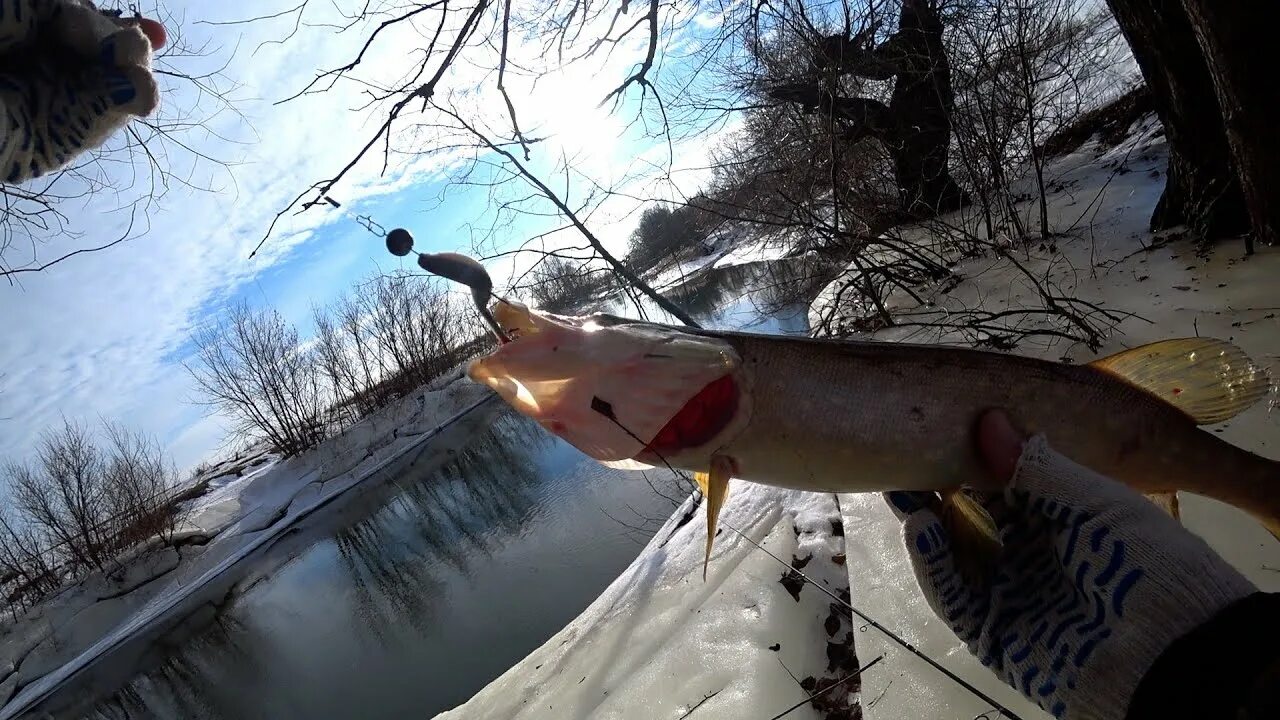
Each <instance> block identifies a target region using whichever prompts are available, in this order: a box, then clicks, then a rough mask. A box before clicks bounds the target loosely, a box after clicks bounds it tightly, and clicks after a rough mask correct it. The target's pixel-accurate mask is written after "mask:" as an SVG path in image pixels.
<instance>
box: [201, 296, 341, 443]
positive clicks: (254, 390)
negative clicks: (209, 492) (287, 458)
mask: <svg viewBox="0 0 1280 720" xmlns="http://www.w3.org/2000/svg"><path fill="white" fill-rule="evenodd" d="M194 342H195V344H196V353H195V361H194V362H193V363H191V364H188V365H186V367H187V371H188V372H189V373H190V374H191V377H192V379H194V380H195V383H196V386H197V387H198V388H199V389H200V391H201V392H202V393H203V395H204V398H205V400H204V401H205V402H206V403H208V404H209V405H211V406H213V407H215V408H217V409H218V410H220V411H221V412H223V413H224V414H226V415H227V416H228V417H231V418H232V419H233V420H234V421H235V422H237V423H238V425H237V429H238V431H239V432H240V433H242V434H249V433H253V432H257V433H260V434H261V435H263V436H264V437H266V438H267V439H268V440H269V441H270V442H271V444H272V445H273V446H275V447H276V448H277V449H278V450H279V451H280V452H282V453H284V454H285V455H296V454H298V453H300V452H302V451H303V450H306V449H307V448H309V447H311V446H313V445H315V444H316V443H317V442H319V441H320V440H322V439H324V437H325V423H324V414H325V407H326V397H325V394H324V393H323V388H322V387H321V385H320V376H319V372H318V370H317V367H316V360H315V357H314V355H313V354H312V353H311V352H309V351H308V350H307V349H306V348H304V347H302V343H301V339H300V337H299V335H298V331H297V329H296V328H294V327H292V326H290V325H289V324H287V323H286V322H285V321H284V318H282V317H281V316H280V314H279V313H277V312H275V311H274V310H253V309H251V308H250V307H249V306H248V305H246V304H238V305H235V306H233V307H231V308H230V309H229V310H228V311H227V314H226V316H225V318H224V319H223V320H222V321H221V322H219V323H217V324H216V325H212V326H209V327H206V328H204V329H203V330H201V331H199V332H198V333H196V335H195V337H194Z"/></svg>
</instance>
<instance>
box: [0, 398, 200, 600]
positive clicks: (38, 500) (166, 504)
mask: <svg viewBox="0 0 1280 720" xmlns="http://www.w3.org/2000/svg"><path fill="white" fill-rule="evenodd" d="M103 431H104V432H103V436H102V437H95V436H94V435H93V434H92V433H91V432H90V431H89V430H88V428H86V427H84V426H82V425H78V424H75V423H72V422H70V421H64V422H63V425H62V427H60V428H58V429H56V430H51V431H49V432H46V433H45V434H44V435H43V436H42V438H41V440H40V442H39V445H38V446H37V449H36V458H35V461H34V462H33V463H28V464H9V465H8V466H6V467H5V468H4V478H5V481H6V484H7V486H8V493H9V495H10V498H9V502H5V503H3V504H0V508H3V509H2V510H0V588H6V589H7V591H8V592H7V594H8V601H9V602H10V604H11V607H17V606H18V605H21V604H31V603H32V602H34V601H36V600H38V599H39V598H40V597H42V596H43V595H44V594H46V593H48V592H50V591H52V590H54V589H56V588H57V587H58V586H59V585H60V584H61V583H62V582H63V580H65V579H67V578H75V577H78V576H80V575H82V574H84V573H86V572H90V571H95V570H96V571H99V572H103V571H113V570H115V569H116V568H117V565H116V558H117V556H118V554H119V553H120V551H122V550H124V549H126V548H129V547H132V546H134V545H137V544H139V543H142V542H144V541H147V540H149V539H151V538H156V537H158V538H160V540H162V541H165V542H168V541H170V540H172V538H173V531H174V529H175V527H176V525H177V521H178V516H177V515H176V514H175V511H174V507H173V498H174V494H175V492H176V479H177V472H176V470H175V469H174V467H173V465H172V463H171V462H169V460H168V459H167V458H166V457H165V455H164V452H163V450H161V448H160V446H159V445H158V444H157V443H156V441H155V440H154V439H153V438H150V437H147V436H146V435H144V434H142V433H140V432H136V431H131V430H128V429H126V428H125V427H124V426H122V425H119V424H116V423H110V422H104V423H103ZM103 440H105V443H103V442H102V441H103Z"/></svg>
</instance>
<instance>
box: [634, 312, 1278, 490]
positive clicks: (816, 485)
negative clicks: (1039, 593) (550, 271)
mask: <svg viewBox="0 0 1280 720" xmlns="http://www.w3.org/2000/svg"><path fill="white" fill-rule="evenodd" d="M685 332H688V331H685ZM695 332H696V333H697V334H700V335H705V336H708V337H716V338H719V339H722V340H724V341H725V342H727V343H728V344H729V345H730V346H732V347H733V349H734V350H735V351H736V353H737V354H738V356H739V357H740V358H741V366H740V368H738V369H737V372H738V373H739V375H740V378H741V385H742V392H743V393H744V394H749V395H750V399H749V407H747V408H746V409H745V410H744V412H745V413H746V414H747V417H746V419H745V423H743V424H742V425H741V426H740V427H731V428H727V429H726V431H725V433H723V434H722V435H719V436H717V437H715V438H713V439H712V440H710V441H709V442H707V443H704V444H702V445H699V446H697V447H693V448H688V449H684V450H682V451H679V452H675V453H670V454H666V455H665V456H664V457H665V460H666V461H667V462H669V463H670V464H671V465H672V466H674V467H678V468H683V469H686V470H692V471H701V472H707V471H709V469H710V459H711V456H712V455H723V456H726V457H729V458H731V459H732V460H733V462H734V465H735V466H736V471H735V473H734V477H735V478H739V479H743V480H749V481H752V482H760V483H765V484H769V485H777V486H780V487H787V488H794V489H798V490H811V491H822V492H863V491H883V490H946V489H950V488H955V487H958V486H971V487H982V486H984V485H986V484H989V482H990V480H989V478H988V474H987V473H986V471H985V470H984V469H983V468H982V466H981V465H980V464H979V459H978V456H977V453H976V452H975V451H974V447H975V446H974V439H973V436H972V434H971V433H972V432H973V428H974V427H975V425H976V422H977V419H978V416H979V415H980V414H981V413H982V412H983V411H985V410H988V409H992V408H1001V409H1004V410H1005V411H1006V412H1007V413H1008V414H1009V415H1010V416H1011V417H1012V418H1013V419H1014V421H1015V422H1016V423H1018V424H1020V425H1021V429H1022V430H1023V431H1024V432H1026V433H1028V434H1035V433H1044V434H1045V435H1046V437H1047V438H1048V439H1049V440H1050V442H1052V443H1053V445H1054V447H1055V448H1057V449H1059V450H1060V451H1061V452H1063V453H1064V454H1066V455H1067V456H1069V457H1072V458H1074V459H1075V460H1076V461H1077V462H1080V463H1081V464H1083V465H1087V466H1089V467H1091V468H1093V469H1094V470H1095V471H1097V472H1100V473H1102V474H1105V475H1109V476H1112V477H1115V478H1117V479H1119V480H1121V481H1122V482H1125V483H1126V484H1128V485H1130V486H1132V487H1134V488H1135V489H1138V490H1140V491H1142V492H1144V493H1153V494H1154V493H1165V492H1171V491H1175V490H1186V491H1190V492H1195V493H1199V494H1205V495H1209V496H1211V497H1216V498H1218V499H1221V500H1224V501H1227V502H1231V503H1233V504H1239V505H1243V506H1245V507H1246V508H1248V509H1253V510H1256V511H1258V512H1264V511H1273V512H1276V513H1277V514H1280V485H1277V483H1276V481H1278V480H1280V466H1277V464H1276V463H1275V462H1274V461H1272V460H1269V459H1266V458H1262V457H1259V456H1257V455H1255V454H1253V453H1250V452H1248V451H1246V450H1243V449H1241V448H1238V447H1236V446H1234V445H1232V444H1230V443H1228V442H1226V441H1224V440H1222V439H1221V438H1219V437H1218V436H1216V435H1214V434H1212V433H1208V432H1205V431H1204V430H1202V429H1200V428H1199V427H1198V426H1197V424H1196V421H1195V420H1194V419H1193V418H1192V417H1191V416H1189V415H1188V414H1187V413H1185V412H1183V411H1181V410H1179V409H1178V408H1177V407H1176V406H1175V405H1173V404H1171V403H1170V402H1167V401H1165V400H1162V399H1161V398H1159V397H1157V396H1155V395H1153V394H1152V393H1151V392H1149V391H1147V390H1144V389H1142V388H1141V387H1138V386H1136V385H1134V384H1132V383H1131V382H1128V381H1126V380H1124V379H1122V378H1120V377H1117V376H1115V375H1113V374H1111V373H1109V372H1107V371H1106V370H1103V369H1100V368H1097V367H1093V366H1090V365H1069V364H1064V363H1056V362H1050V361H1045V360H1038V359H1035V358H1028V357H1023V356H1018V355H1010V354H1004V353H995V352H986V351H980V350H971V349H965V348H956V347H943V346H929V345H908V344H900V343H881V342H856V341H818V340H812V339H808V338H788V337H780V336H767V335H753V334H747V333H732V332H707V331H695ZM637 459H639V460H641V461H643V462H647V463H650V464H661V461H662V459H663V458H659V457H657V456H656V455H652V454H648V453H642V454H641V455H640V456H639V457H638V458H637Z"/></svg>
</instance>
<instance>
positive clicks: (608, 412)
mask: <svg viewBox="0 0 1280 720" xmlns="http://www.w3.org/2000/svg"><path fill="white" fill-rule="evenodd" d="M591 409H592V410H595V411H596V412H597V413H600V414H601V415H603V416H605V417H606V418H608V419H609V420H610V421H612V422H613V424H615V425H617V426H618V427H619V428H621V429H622V431H623V432H625V433H626V434H627V435H629V436H631V438H632V439H634V440H635V441H636V442H638V443H640V444H641V445H645V446H647V445H648V444H647V443H645V442H644V441H643V440H641V439H640V438H639V437H637V436H636V434H635V433H633V432H631V430H630V429H628V428H627V427H626V426H625V425H623V424H622V423H621V422H619V421H618V418H617V417H616V416H615V415H614V414H613V406H612V405H610V404H609V403H608V402H607V401H605V400H601V399H600V398H598V397H593V398H592V399H591ZM654 454H655V455H657V456H658V459H660V460H662V464H663V465H665V466H666V467H667V470H669V471H671V472H672V473H673V474H675V475H676V476H677V477H679V478H681V479H682V480H684V481H685V482H687V483H691V484H692V481H690V480H689V477H688V476H687V475H685V474H684V473H683V472H681V471H679V470H677V469H675V468H674V467H672V465H671V463H670V462H668V461H667V459H666V458H665V457H663V456H662V454H661V453H656V452H655V453H654ZM719 525H720V526H721V527H723V528H727V529H729V530H732V531H733V532H734V533H737V535H738V537H740V538H742V539H743V540H746V541H747V542H749V543H751V544H752V545H753V546H755V548H756V549H757V550H760V551H761V552H763V553H764V554H765V555H768V556H769V557H771V558H773V559H774V561H776V562H777V563H778V564H779V565H781V566H783V567H784V568H786V569H787V570H788V571H789V572H794V573H796V574H797V575H799V576H800V577H801V578H802V579H803V580H804V581H805V582H807V583H808V584H810V585H812V586H813V587H815V588H817V589H818V590H821V591H822V592H823V593H824V594H825V595H827V596H828V597H830V598H831V599H832V600H835V601H836V603H838V604H839V605H841V606H843V607H844V608H845V609H847V610H848V611H849V612H850V613H851V615H857V616H858V617H859V618H861V619H862V620H863V621H864V622H866V623H867V624H868V625H870V626H871V627H874V628H875V629H877V630H879V631H880V632H881V633H883V634H884V635H885V636H887V637H888V638H889V639H891V640H893V641H894V642H896V643H898V644H899V645H901V646H902V647H903V648H905V649H906V650H907V651H908V652H910V653H911V654H912V655H915V656H916V657H918V658H920V659H921V660H924V661H925V662H927V663H929V665H930V666H932V667H933V668H934V669H936V670H937V671H938V672H940V673H942V674H943V675H946V676H947V677H949V678H951V679H952V680H953V681H955V683H956V684H958V685H959V686H960V687H963V688H964V689H966V690H968V691H969V692H971V693H973V695H974V696H975V697H977V698H978V699H980V700H982V701H983V702H985V703H987V704H989V705H991V706H992V707H994V708H995V709H996V710H998V711H1000V712H1001V713H1004V715H1005V717H1007V718H1009V720H1022V718H1021V717H1020V716H1019V715H1018V714H1017V713H1015V712H1013V711H1012V710H1010V709H1009V708H1007V707H1005V706H1004V705H1002V704H1000V703H999V702H996V701H995V700H994V699H992V698H991V697H990V696H988V695H987V694H986V693H984V692H982V691H981V690H979V689H978V688H976V687H974V686H973V685H971V684H970V683H969V682H968V681H966V680H965V679H964V678H962V677H960V676H959V675H956V674H955V673H953V672H951V671H950V670H948V669H947V668H945V667H943V666H942V665H941V664H939V663H938V662H937V661H935V660H934V659H933V658H931V657H929V656H928V655H926V654H924V653H923V652H921V651H920V650H918V649H917V648H916V646H914V645H912V644H911V643H909V642H907V641H906V640H904V639H903V638H901V637H899V636H898V635H897V633H895V632H893V631H892V630H890V629H889V628H886V627H885V626H884V625H881V624H880V623H879V622H876V620H875V619H874V618H872V617H871V616H869V615H867V614H866V613H864V612H862V611H861V610H859V609H857V608H855V607H854V606H853V604H852V603H850V602H846V601H845V600H844V599H843V598H841V597H840V596H838V595H836V594H835V593H833V592H831V591H830V590H828V589H827V588H826V587H824V586H822V585H821V584H820V583H818V582H815V581H814V580H813V578H811V577H809V576H808V575H806V574H805V573H804V572H803V571H802V570H799V569H797V568H795V567H793V566H792V565H791V564H790V563H788V562H786V561H785V560H783V559H782V558H780V557H778V556H777V555H774V554H773V553H771V552H769V550H767V549H766V548H765V547H764V546H763V545H761V544H760V543H758V542H756V541H755V540H754V539H752V538H750V537H748V536H747V535H746V534H744V533H743V532H742V531H741V530H739V529H737V528H736V527H734V526H733V525H730V524H729V523H727V522H724V521H723V520H721V521H720V523H719ZM850 619H852V617H851V618H850ZM868 667H870V665H868ZM979 717H981V716H979Z"/></svg>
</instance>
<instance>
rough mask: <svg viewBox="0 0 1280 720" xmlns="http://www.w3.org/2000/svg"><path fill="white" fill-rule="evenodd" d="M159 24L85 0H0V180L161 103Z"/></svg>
mask: <svg viewBox="0 0 1280 720" xmlns="http://www.w3.org/2000/svg"><path fill="white" fill-rule="evenodd" d="M164 43H165V31H164V28H163V26H161V25H160V23H157V22H155V21H154V20H146V19H142V18H126V17H124V16H123V15H121V14H120V13H118V12H110V11H102V10H98V9H97V8H96V7H95V6H94V4H93V3H92V2H90V1H89V0H0V181H3V182H6V183H20V182H23V181H25V180H29V179H31V178H34V177H39V176H41V175H44V174H46V173H49V172H52V171H54V170H57V169H59V168H61V167H62V166H64V165H66V164H67V163H69V162H71V161H72V160H73V159H75V158H76V157H77V156H79V155H80V154H81V153H83V152H85V151H86V150H89V149H92V148H95V147H97V146H99V145H101V144H102V143H103V142H104V141H106V139H107V138H108V137H109V136H110V135H111V134H112V133H113V132H115V131H116V130H119V129H120V128H121V127H123V126H124V125H125V124H126V123H127V122H128V121H129V118H130V117H131V116H146V115H149V114H151V112H153V111H154V110H155V108H156V105H157V104H158V103H159V93H158V90H157V87H156V82H155V78H154V77H153V76H152V74H151V53H152V51H153V49H158V48H160V47H161V46H163V45H164Z"/></svg>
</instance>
